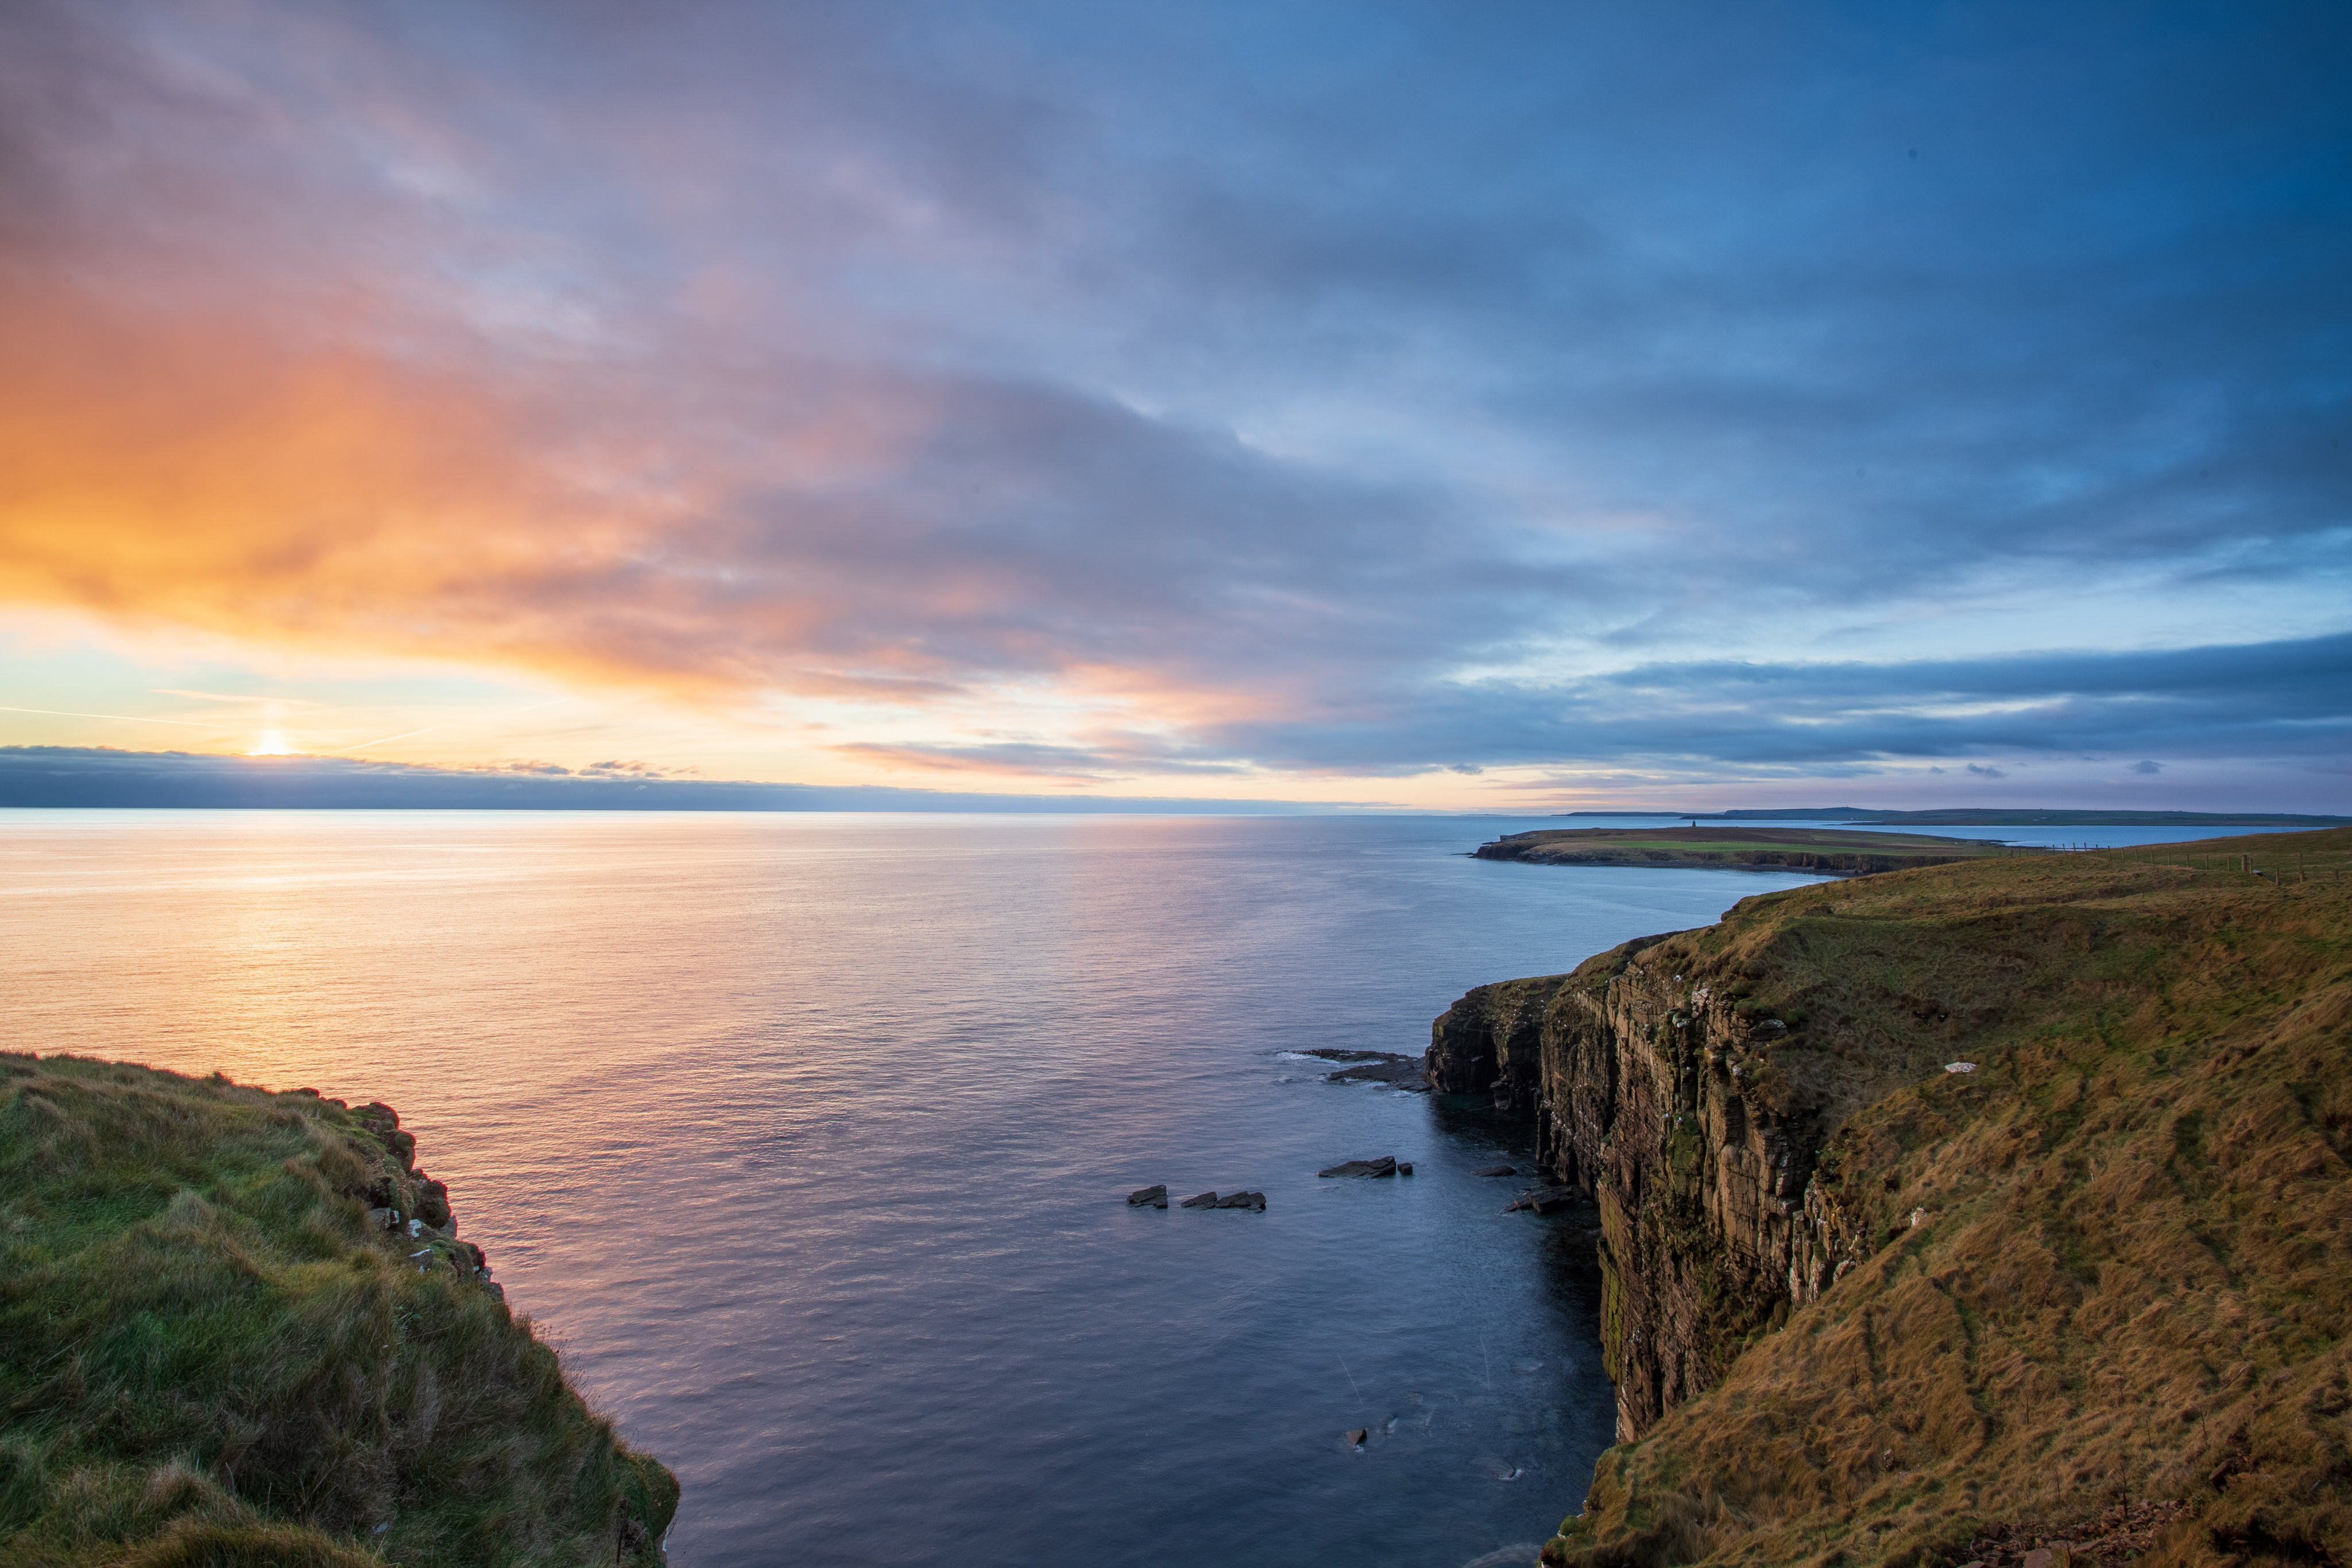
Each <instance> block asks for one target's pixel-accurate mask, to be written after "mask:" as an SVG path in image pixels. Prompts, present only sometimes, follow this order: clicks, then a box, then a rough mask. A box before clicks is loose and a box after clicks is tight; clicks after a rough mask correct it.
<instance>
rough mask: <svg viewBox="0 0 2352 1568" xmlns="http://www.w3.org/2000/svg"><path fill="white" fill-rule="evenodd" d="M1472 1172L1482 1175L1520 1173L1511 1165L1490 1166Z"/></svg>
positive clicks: (1474, 1174)
mask: <svg viewBox="0 0 2352 1568" xmlns="http://www.w3.org/2000/svg"><path fill="white" fill-rule="evenodd" d="M1470 1174H1471V1175H1472V1176H1517V1175H1518V1174H1519V1173H1518V1172H1517V1170H1515V1169H1513V1168H1512V1167H1511V1166H1487V1167H1486V1169H1484V1170H1475V1171H1472V1172H1471V1173H1470Z"/></svg>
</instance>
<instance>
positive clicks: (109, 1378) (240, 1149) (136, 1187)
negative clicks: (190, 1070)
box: [0, 1053, 677, 1568]
mask: <svg viewBox="0 0 2352 1568" xmlns="http://www.w3.org/2000/svg"><path fill="white" fill-rule="evenodd" d="M413 1148H414V1143H413V1140H411V1139H410V1138H409V1137H408V1135H407V1134H405V1133H403V1132H401V1131H399V1130H398V1124H397V1118H396V1117H394V1115H392V1113H390V1112H389V1111H388V1110H387V1109H385V1108H383V1107H380V1106H371V1107H361V1108H359V1109H356V1110H354V1109H352V1108H349V1107H346V1106H344V1105H342V1104H341V1103H338V1102H335V1101H331V1100H321V1099H320V1098H319V1097H318V1096H316V1095H315V1094H312V1093H309V1092H291V1093H271V1092H267V1091H264V1090H259V1089H251V1088H245V1087H241V1086H239V1085H237V1084H234V1083H231V1082H228V1081H227V1080H226V1079H223V1078H220V1077H217V1076H215V1077H213V1078H210V1079H202V1080H199V1079H192V1078H185V1077H182V1076H180V1075H178V1074H176V1073H170V1072H161V1071H154V1070H152V1069H149V1068H143V1067H132V1066H124V1065H118V1064H115V1063H110V1062H103V1061H89V1060H85V1059H79V1058H74V1057H65V1056H53V1057H46V1058H35V1057H31V1056H23V1055H16V1054H5V1053H0V1562H5V1563H10V1564H12V1565H19V1564H21V1565H24V1568H36V1565H55V1568H81V1565H85V1564H89V1565H95V1564H100V1563H103V1564H108V1565H110V1568H112V1565H121V1568H197V1565H199V1564H216V1565H236V1568H267V1565H278V1564H283V1565H288V1568H292V1565H296V1564H300V1565H305V1568H355V1565H359V1564H378V1565H381V1564H383V1563H483V1564H515V1565H521V1564H550V1565H552V1564H571V1563H582V1564H585V1563H604V1564H612V1563H625V1562H642V1563H656V1562H658V1561H659V1548H658V1542H659V1540H660V1537H661V1534H662V1532H663V1531H665V1530H666V1529H667V1526H668V1523H669V1520H670V1517H671V1515H672V1513H673V1512H674V1511H675V1510H676V1507H677V1481H676V1480H675V1479H673V1478H672V1477H671V1476H670V1474H669V1472H668V1471H667V1470H666V1469H663V1468H662V1467H661V1466H660V1465H659V1464H656V1462H655V1461H653V1460H652V1459H650V1458H645V1457H644V1456H641V1455H638V1454H635V1453H632V1452H631V1451H630V1450H629V1449H628V1448H625V1446H624V1445H623V1444H622V1443H621V1441H620V1440H619V1438H618V1437H616V1436H615V1435H614V1431H613V1428H612V1426H611V1424H610V1423H609V1422H607V1421H605V1420H604V1419H602V1418H600V1417H598V1416H596V1415H594V1414H593V1412H592V1411H590V1410H589V1409H588V1407H587V1406H585V1405H584V1404H583V1402H582V1400H581V1398H580V1396H579V1395H578V1394H577V1393H575V1392H574V1391H573V1390H572V1387H571V1386H570V1385H568V1384H567V1383H566V1382H565V1381H564V1378H563V1375H562V1369H561V1368H560V1367H559V1366H558V1365H557V1363H556V1357H555V1353H554V1352H553V1351H551V1349H549V1348H548V1347H547V1346H546V1345H545V1344H543V1343H541V1342H540V1341H539V1340H538V1339H537V1338H536V1337H534V1336H533V1334H532V1333H531V1331H530V1325H529V1323H528V1322H525V1321H523V1320H520V1319H518V1318H515V1317H513V1316H512V1315H510V1314H509V1312H508V1311H507V1307H506V1304H505V1302H504V1301H503V1300H502V1299H500V1296H499V1292H498V1291H496V1290H495V1289H493V1288H492V1287H490V1286H489V1285H488V1283H487V1274H486V1272H485V1271H484V1270H481V1269H480V1268H479V1267H478V1265H479V1264H480V1262H481V1257H480V1255H479V1253H478V1252H477V1251H475V1250H474V1249H472V1248H470V1247H469V1246H467V1244H465V1243H462V1242H459V1241H457V1239H456V1238H455V1222H454V1220H452V1219H451V1218H450V1217H449V1215H448V1213H447V1209H446V1200H445V1198H444V1197H443V1194H442V1192H441V1190H440V1189H439V1186H438V1184H435V1183H430V1182H429V1181H428V1180H427V1178H425V1176H424V1175H423V1173H421V1172H419V1171H417V1170H416V1169H415V1166H414V1163H413V1160H412V1159H411V1151H412V1150H413ZM372 1210H373V1213H371V1211H372ZM395 1210H396V1211H397V1212H398V1213H399V1215H400V1217H401V1222H400V1227H399V1228H398V1229H397V1230H392V1229H388V1228H387V1221H388V1220H389V1219H390V1218H391V1215H392V1213H393V1212H394V1211H395ZM411 1219H415V1230H416V1232H418V1233H417V1234H412V1233H411V1228H410V1226H409V1224H408V1221H409V1220H411ZM436 1223H437V1224H438V1225H439V1226H440V1228H438V1229H434V1228H428V1227H430V1226H432V1225H434V1224H436Z"/></svg>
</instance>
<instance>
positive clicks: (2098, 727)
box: [1213, 635, 2352, 779]
mask: <svg viewBox="0 0 2352 1568" xmlns="http://www.w3.org/2000/svg"><path fill="white" fill-rule="evenodd" d="M1213 740H1214V743H1215V744H1216V745H1217V747H1219V748H1220V749H1223V750H1227V751H1231V752H1233V753H1236V754H1239V755H1242V756H1246V757H1250V758H1255V760H1257V761H1258V762H1260V763H1261V764H1264V765H1265V766H1270V767H1297V768H1330V769H1335V770H1340V771H1355V770H1378V769H1380V768H1383V767H1384V766H1390V765H1391V759H1392V758H1395V757H1396V756H1397V755H1399V754H1400V753H1403V754H1406V755H1413V756H1420V757H1425V758H1437V757H1445V758H1453V757H1470V758H1476V759H1477V760H1478V761H1479V762H1481V763H1483V764H1485V765H1486V766H1490V767H1491V766H1497V765H1506V764H1540V763H1545V762H1550V761H1555V760H1559V759H1562V758H1570V759H1574V760H1577V761H1580V762H1587V763H1600V764H1609V763H1615V764H1622V765H1628V766H1638V767H1648V768H1659V769H1664V770H1666V771H1670V772H1685V771H1687V772H1690V773H1693V774H1696V775H1699V776H1706V775H1710V774H1720V773H1722V772H1725V771H1727V770H1735V769H1738V768H1767V769H1777V770H1788V769H1796V770H1814V771H1818V772H1821V773H1822V774H1824V775H1827V774H1830V773H1832V772H1833V771H1834V770H1837V769H1846V770H1849V771H1852V770H1856V769H1867V768H1869V767H1871V766H1873V765H1876V764H1882V763H1885V762H1889V761H1895V760H1920V759H1931V758H1952V759H1958V758H1971V757H1975V758H1986V760H1985V761H1982V762H1978V763H1974V764H1971V765H1970V766H1969V771H1971V772H1976V773H1979V774H1984V773H1987V772H1988V771H1989V770H1990V769H1991V768H1995V767H1996V766H1997V764H1995V763H1994V762H1993V761H1992V760H1991V759H1992V758H1995V757H2000V758H2011V757H2020V758H2067V759H2074V758H2085V757H2093V758H2095V757H2103V756H2106V757H2112V756H2117V755H2122V756H2130V755H2132V754H2134V753H2137V752H2141V751H2144V750H2147V749H2158V750H2162V751H2164V752H2166V753H2167V754H2168V755H2170V756H2173V757H2176V758H2204V759H2241V760H2252V759H2265V760H2271V761H2287V762H2291V763H2293V764H2294V765H2296V766H2299V767H2305V768H2308V767H2319V768H2326V769H2327V770H2330V771H2334V772H2337V773H2341V774H2345V775H2347V779H2352V769H2347V768H2346V767H2345V758H2346V757H2347V754H2352V635H2339V636H2334V637H2321V638H2310V639H2303V640H2298V641H2293V642H2278V643H2251V644H2242V645H2231V646H2218V647H2205V648H2186V649H2172V650H2164V651H2158V652H2150V653H2049V654H2016V655H2011V656H2007V657H2001V658H1992V659H1975V660H1916V661H1905V662H1897V663H1890V664H1862V663H1848V664H1728V663H1711V664H1710V663H1690V664H1644V665H1638V666H1635V667H1633V668H1630V669H1625V670H1621V671H1615V672H1612V673H1610V674H1603V675H1598V676H1594V677H1591V678H1589V679H1585V680H1580V681H1574V682H1566V683H1560V684H1556V685H1541V686H1538V685H1522V684H1508V685H1506V684H1499V683H1498V684H1493V685H1481V686H1470V687H1464V688H1461V689H1458V690H1456V691H1454V692H1451V693H1435V692H1415V693H1412V694H1409V695H1400V696H1399V697H1397V698H1396V699H1394V700H1393V701H1392V702H1390V703H1387V704H1378V705H1375V704H1367V705H1366V706H1364V707H1362V708H1361V709H1360V710H1359V711H1358V712H1356V713H1354V714H1352V715H1349V716H1348V717H1347V718H1346V719H1345V720H1344V721H1343V722H1338V723H1331V724H1328V725H1322V726H1310V725H1299V724H1285V725H1263V726H1236V727H1231V728H1229V729H1226V730H1223V731H1221V732H1219V733H1218V734H1217V735H1216V736H1215V737H1213ZM2140 770H2141V771H2149V770H2151V768H2150V767H2149V766H2147V765H2144V766H2143V767H2142V768H2141V769H2140Z"/></svg>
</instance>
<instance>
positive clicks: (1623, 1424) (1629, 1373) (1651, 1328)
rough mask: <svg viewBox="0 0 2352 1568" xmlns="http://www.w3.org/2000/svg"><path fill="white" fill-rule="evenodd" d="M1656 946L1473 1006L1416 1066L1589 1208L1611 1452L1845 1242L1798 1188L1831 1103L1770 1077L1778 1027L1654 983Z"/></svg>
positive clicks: (1832, 1204) (1453, 1012)
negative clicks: (1482, 1098) (1511, 1137)
mask: <svg viewBox="0 0 2352 1568" xmlns="http://www.w3.org/2000/svg"><path fill="white" fill-rule="evenodd" d="M1666 941H1667V938H1666V937H1664V936H1651V937H1643V938H1641V939H1639V940H1637V941H1633V942H1629V943H1627V944H1625V945H1624V946H1620V947H1617V948H1614V949H1612V950H1611V951H1610V952H1608V953H1605V954H1602V955H1601V956H1599V957H1598V958H1595V959H1593V960H1591V961H1590V962H1588V963H1586V964H1585V965H1584V966H1583V967H1580V968H1579V969H1578V970H1577V971H1576V972H1575V973H1573V974H1570V975H1557V976H1550V977H1541V978H1537V979H1528V980H1512V981H1506V982H1503V983H1501V984H1499V985H1493V986H1481V987H1479V988H1476V989H1475V990H1473V991H1471V992H1470V993H1469V994H1468V995H1467V996H1465V997H1464V998H1462V999H1461V1000H1460V1001H1457V1002H1456V1003H1454V1006H1453V1007H1452V1008H1450V1009H1447V1010H1446V1012H1445V1013H1444V1015H1443V1016H1442V1017H1440V1018H1439V1019H1437V1021H1436V1023H1435V1024H1434V1025H1433V1029H1432V1039H1431V1044H1430V1051H1429V1057H1428V1061H1429V1079H1430V1082H1431V1084H1432V1086H1433V1088H1435V1089H1437V1090H1439V1091H1440V1092H1449V1093H1480V1092H1486V1093H1491V1094H1492V1095H1493V1096H1494V1101H1495V1104H1496V1108H1497V1109H1500V1110H1506V1111H1510V1110H1522V1111H1524V1112H1525V1113H1528V1114H1530V1115H1532V1116H1533V1117H1534V1118H1535V1119H1536V1124H1537V1136H1538V1158H1539V1159H1540V1160H1541V1161H1542V1162H1543V1163H1544V1164H1545V1165H1546V1166H1548V1167H1549V1170H1550V1172H1551V1173H1552V1175H1553V1176H1555V1177H1556V1178H1557V1179H1559V1181H1561V1182H1562V1183H1564V1184H1569V1185H1573V1186H1577V1187H1580V1188H1581V1189H1582V1190H1583V1191H1584V1192H1586V1193H1587V1194H1589V1195H1590V1196H1591V1197H1592V1198H1593V1199H1594V1200H1595V1202H1596V1203H1597V1204H1598V1205H1599V1207H1600V1210H1601V1233H1602V1241H1601V1270H1602V1281H1603V1282H1602V1291H1603V1294H1602V1315H1601V1336H1602V1337H1601V1350H1602V1356H1603V1359H1604V1363H1605V1364H1606V1365H1607V1367H1608V1370H1609V1375H1610V1379H1611V1381H1612V1383H1613V1384H1615V1385H1616V1389H1617V1438H1618V1441H1620V1442H1631V1441H1633V1439H1634V1438H1636V1437H1640V1436H1641V1435H1642V1433H1643V1432H1644V1431H1646V1430H1647V1429H1648V1428H1649V1427H1651V1426H1652V1425H1653V1424H1654V1423H1655V1422H1656V1420H1657V1419H1658V1417H1659V1416H1662V1415H1664V1413H1665V1411H1666V1410H1667V1409H1669V1408H1671V1407H1672V1406H1674V1405H1675V1404H1677V1403H1679V1402H1680V1401H1681V1400H1682V1399H1684V1398H1685V1397H1686V1396H1689V1395H1691V1394H1695V1393H1697V1392H1698V1391H1699V1390H1701V1389H1704V1388H1706V1387H1707V1386H1708V1385H1711V1384H1712V1383H1714V1382H1715V1381H1716V1380H1717V1377H1718V1376H1719V1375H1721V1372H1722V1369H1723V1365H1724V1363H1725V1362H1726V1360H1727V1358H1728V1356H1729V1355H1730V1354H1736V1353H1737V1351H1738V1347H1739V1346H1740V1345H1741V1344H1742V1343H1745V1342H1746V1341H1747V1340H1748V1338H1750V1337H1752V1336H1753V1335H1754V1334H1755V1333H1757V1332H1759V1330H1761V1329H1764V1328H1766V1327H1769V1326H1775V1325H1777V1324H1778V1323H1779V1322H1782V1321H1784V1320H1785V1319H1786V1317H1787V1314H1788V1311H1789V1309H1790V1307H1791V1306H1792V1305H1799V1304H1801V1303H1803V1302H1804V1301H1809V1300H1811V1298H1812V1297H1813V1296H1815V1295H1818V1294H1819V1293H1820V1292H1821V1291H1822V1288H1823V1287H1824V1286H1825V1285H1826V1284H1828V1283H1829V1282H1830V1281H1832V1279H1833V1278H1834V1277H1835V1274H1836V1271H1837V1270H1838V1268H1839V1267H1840V1265H1841V1264H1849V1263H1851V1261H1852V1260H1853V1240H1852V1236H1851V1231H1852V1227H1851V1225H1850V1224H1848V1223H1847V1221H1846V1220H1845V1218H1844V1216H1843V1213H1842V1212H1841V1210H1840V1208H1839V1207H1838V1205H1837V1202H1836V1200H1835V1199H1834V1198H1832V1197H1827V1196H1826V1195H1824V1194H1823V1193H1822V1192H1821V1191H1820V1190H1819V1189H1818V1188H1816V1186H1814V1184H1813V1183H1812V1181H1811V1176H1812V1174H1813V1169H1814V1166H1815V1165H1816V1163H1817V1161H1818V1159H1819V1157H1820V1151H1821V1147H1822V1138H1823V1136H1824V1135H1825V1134H1826V1133H1827V1132H1828V1131H1829V1130H1830V1129H1831V1126H1832V1116H1831V1114H1830V1113H1831V1110H1832V1103H1833V1102H1832V1097H1830V1096H1826V1095H1823V1094H1822V1093H1821V1092H1818V1090H1817V1089H1815V1088H1814V1087H1812V1086H1811V1083H1810V1082H1808V1080H1810V1079H1811V1078H1812V1077H1815V1076H1817V1074H1812V1073H1804V1074H1801V1073H1798V1072H1794V1071H1789V1070H1788V1068H1787V1066H1786V1065H1785V1058H1784V1061H1783V1062H1780V1063H1776V1062H1775V1061H1773V1056H1772V1048H1774V1047H1785V1046H1786V1044H1787V1042H1788V1040H1789V1036H1790V1030H1789V1028H1788V1025H1787V1022H1786V1020H1784V1019H1780V1018H1778V1017H1776V1016H1774V1015H1772V1014H1770V1013H1761V1014H1759V1012H1758V1011H1757V1010H1756V1009H1754V1008H1753V1007H1751V1006H1748V1005H1747V1004H1746V1003H1745V1002H1744V999H1743V998H1741V997H1739V996H1738V995H1736V994H1734V993H1735V990H1736V988H1727V987H1725V986H1723V985H1721V984H1720V983H1719V982H1718V983H1717V984H1716V985H1708V984H1706V983H1704V982H1702V981H1700V980H1699V979H1698V978H1697V977H1696V976H1693V975H1688V974H1681V973H1675V972H1673V971H1672V970H1671V969H1662V968H1661V964H1662V963H1671V962H1672V961H1673V959H1674V958H1675V950H1674V949H1664V950H1663V951H1661V950H1660V949H1661V947H1662V945H1663V944H1664V943H1665V942H1666ZM1645 955H1647V956H1649V957H1648V958H1647V960H1646V961H1645ZM1790 1010H1792V1011H1793V1010H1795V1009H1790ZM1870 1076H1871V1077H1876V1076H1877V1074H1875V1073H1872V1074H1870ZM1839 1098H1843V1097H1839Z"/></svg>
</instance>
